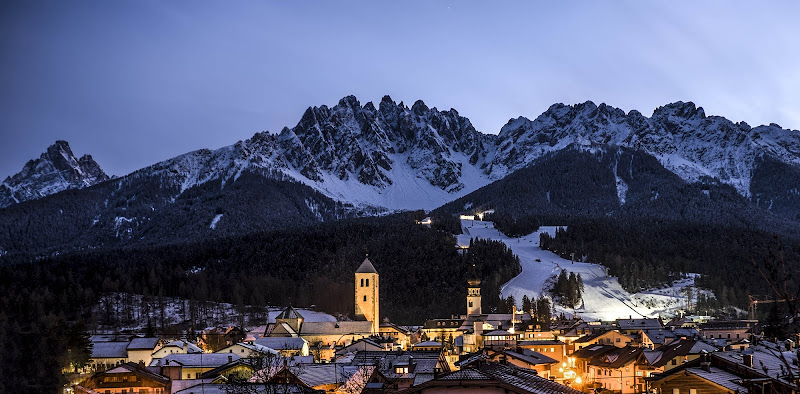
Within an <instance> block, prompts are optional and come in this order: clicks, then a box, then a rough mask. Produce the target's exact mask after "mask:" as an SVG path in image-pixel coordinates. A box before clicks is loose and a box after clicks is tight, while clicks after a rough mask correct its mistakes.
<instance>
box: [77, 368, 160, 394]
mask: <svg viewBox="0 0 800 394" xmlns="http://www.w3.org/2000/svg"><path fill="white" fill-rule="evenodd" d="M170 389H171V384H170V380H169V378H168V377H166V376H163V375H160V374H157V373H153V372H151V371H148V370H147V369H145V368H144V367H142V366H140V365H139V364H136V363H132V362H128V363H123V364H120V365H118V366H116V367H113V368H110V369H108V370H106V371H102V372H98V373H96V374H94V375H92V376H91V377H89V378H88V379H86V380H84V381H82V382H81V383H80V385H78V386H77V387H76V388H75V391H76V392H85V393H107V394H117V393H151V394H166V393H169V392H170ZM90 390H91V391H90Z"/></svg>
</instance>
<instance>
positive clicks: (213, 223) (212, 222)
mask: <svg viewBox="0 0 800 394" xmlns="http://www.w3.org/2000/svg"><path fill="white" fill-rule="evenodd" d="M220 219H222V214H221V213H218V214H217V215H216V216H214V219H211V225H209V226H208V228H210V229H212V230H215V229H216V228H217V223H219V220H220Z"/></svg>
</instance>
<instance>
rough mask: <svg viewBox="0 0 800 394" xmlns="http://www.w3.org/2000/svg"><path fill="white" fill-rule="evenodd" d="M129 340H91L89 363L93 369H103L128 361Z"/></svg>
mask: <svg viewBox="0 0 800 394" xmlns="http://www.w3.org/2000/svg"><path fill="white" fill-rule="evenodd" d="M129 344H130V342H128V341H125V342H119V341H115V342H93V343H92V356H91V358H90V359H89V365H91V369H92V370H93V371H105V370H107V369H109V368H111V367H114V366H118V365H121V364H123V363H126V362H127V361H128V345H129Z"/></svg>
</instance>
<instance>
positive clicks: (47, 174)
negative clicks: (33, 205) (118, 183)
mask: <svg viewBox="0 0 800 394" xmlns="http://www.w3.org/2000/svg"><path fill="white" fill-rule="evenodd" d="M108 179H110V178H109V176H108V175H106V173H105V172H103V170H102V169H101V168H100V165H98V164H97V162H95V161H94V159H92V156H91V155H83V156H81V157H80V158H76V157H75V155H74V154H73V153H72V149H71V148H70V146H69V143H67V141H62V140H59V141H56V142H55V144H53V145H51V146H50V147H48V148H47V150H46V151H45V152H44V153H42V155H41V156H40V157H39V158H38V159H34V160H30V161H28V163H26V164H25V166H24V167H23V168H22V171H20V172H18V173H17V174H15V175H13V176H9V177H8V178H6V180H5V181H4V182H3V184H2V186H0V207H6V206H9V205H12V204H15V203H18V202H22V201H28V200H34V199H37V198H42V197H45V196H49V195H51V194H54V193H58V192H60V191H63V190H67V189H80V188H83V187H88V186H92V185H95V184H97V183H100V182H103V181H106V180H108Z"/></svg>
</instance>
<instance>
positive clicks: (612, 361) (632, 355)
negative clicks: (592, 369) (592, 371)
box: [589, 346, 643, 369]
mask: <svg viewBox="0 0 800 394" xmlns="http://www.w3.org/2000/svg"><path fill="white" fill-rule="evenodd" d="M642 351H643V348H640V347H631V346H626V347H623V348H617V349H616V350H613V351H610V352H608V353H606V354H604V355H603V356H602V357H596V358H593V359H592V361H590V362H589V365H594V366H597V367H603V368H611V369H616V368H620V367H622V366H625V365H627V364H629V363H632V362H635V361H636V359H637V358H638V357H639V355H640V354H641V353H642Z"/></svg>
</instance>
